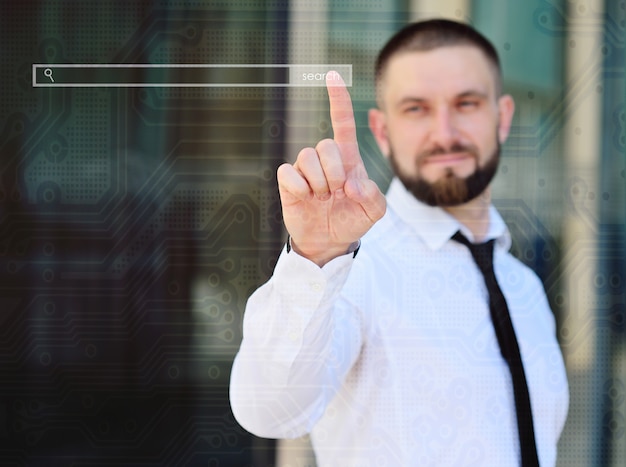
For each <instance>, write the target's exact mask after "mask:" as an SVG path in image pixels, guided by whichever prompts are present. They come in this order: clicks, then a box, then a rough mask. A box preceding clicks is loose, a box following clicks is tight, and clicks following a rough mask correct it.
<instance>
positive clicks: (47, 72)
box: [43, 68, 54, 83]
mask: <svg viewBox="0 0 626 467" xmlns="http://www.w3.org/2000/svg"><path fill="white" fill-rule="evenodd" d="M43 75H44V76H45V77H46V78H50V81H52V82H53V83H54V78H53V77H52V69H51V68H46V69H45V70H43Z"/></svg>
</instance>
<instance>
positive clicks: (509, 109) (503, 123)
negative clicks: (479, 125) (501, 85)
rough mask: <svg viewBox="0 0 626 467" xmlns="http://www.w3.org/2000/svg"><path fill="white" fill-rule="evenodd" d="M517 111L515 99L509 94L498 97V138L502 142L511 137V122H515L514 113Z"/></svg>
mask: <svg viewBox="0 0 626 467" xmlns="http://www.w3.org/2000/svg"><path fill="white" fill-rule="evenodd" d="M514 113H515V101H514V100H513V97H511V96H510V95H508V94H505V95H503V96H501V97H500V98H499V99H498V117H499V125H498V138H499V140H500V143H504V142H505V141H506V140H507V138H508V137H509V132H510V131H511V123H512V122H513V114H514Z"/></svg>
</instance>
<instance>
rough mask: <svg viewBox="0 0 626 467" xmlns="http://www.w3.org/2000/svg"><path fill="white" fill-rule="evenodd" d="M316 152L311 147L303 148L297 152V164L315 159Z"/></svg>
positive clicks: (316, 157)
mask: <svg viewBox="0 0 626 467" xmlns="http://www.w3.org/2000/svg"><path fill="white" fill-rule="evenodd" d="M317 159H318V156H317V152H316V151H315V149H313V148H304V149H302V150H301V151H300V152H299V153H298V159H297V162H298V163H299V164H308V163H311V162H312V161H314V160H317Z"/></svg>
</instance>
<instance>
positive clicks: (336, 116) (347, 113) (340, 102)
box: [326, 71, 363, 171]
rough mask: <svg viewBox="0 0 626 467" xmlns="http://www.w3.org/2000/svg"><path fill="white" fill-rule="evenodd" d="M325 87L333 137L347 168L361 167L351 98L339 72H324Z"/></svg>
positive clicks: (361, 162)
mask: <svg viewBox="0 0 626 467" xmlns="http://www.w3.org/2000/svg"><path fill="white" fill-rule="evenodd" d="M326 89H327V90H328V99H329V101H330V121H331V125H332V127H333V135H334V137H333V139H334V140H335V142H336V143H337V145H338V146H339V150H340V151H341V155H342V158H343V162H344V167H345V168H346V169H347V170H346V171H348V170H351V169H354V168H361V167H363V160H362V159H361V155H360V153H359V144H358V141H357V138H356V123H355V121H354V110H353V109H352V99H351V98H350V93H349V92H348V89H347V87H346V83H345V82H344V80H343V78H342V77H341V75H340V74H339V73H337V72H336V71H329V72H328V73H327V74H326Z"/></svg>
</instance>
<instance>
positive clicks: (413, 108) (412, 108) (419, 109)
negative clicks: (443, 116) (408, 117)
mask: <svg viewBox="0 0 626 467" xmlns="http://www.w3.org/2000/svg"><path fill="white" fill-rule="evenodd" d="M425 111H426V107H425V106H423V105H421V104H411V105H408V106H406V107H405V108H404V113H407V114H419V113H424V112H425Z"/></svg>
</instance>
